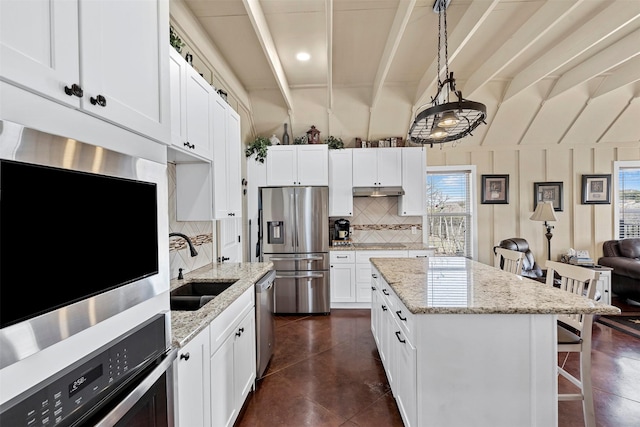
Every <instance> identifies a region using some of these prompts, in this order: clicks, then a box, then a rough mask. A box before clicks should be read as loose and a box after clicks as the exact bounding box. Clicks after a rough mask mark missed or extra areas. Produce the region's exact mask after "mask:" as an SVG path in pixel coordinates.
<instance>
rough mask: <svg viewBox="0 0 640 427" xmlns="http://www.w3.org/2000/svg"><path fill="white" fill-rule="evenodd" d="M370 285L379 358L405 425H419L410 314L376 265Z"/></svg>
mask: <svg viewBox="0 0 640 427" xmlns="http://www.w3.org/2000/svg"><path fill="white" fill-rule="evenodd" d="M371 285H372V286H371V293H372V297H371V299H372V307H371V328H372V332H373V336H374V339H375V341H376V344H377V345H378V353H379V354H380V360H381V361H382V365H383V366H384V370H385V373H386V375H387V380H388V382H389V386H390V387H391V391H392V392H393V397H394V398H395V399H396V403H397V405H398V409H399V410H400V415H401V416H402V421H403V423H404V425H405V426H406V427H410V426H416V425H417V415H418V414H417V391H418V390H417V350H416V347H415V345H414V343H413V342H412V339H413V337H412V332H411V331H412V319H411V317H410V316H411V314H410V313H409V311H408V310H407V309H406V308H405V307H404V304H402V302H401V301H400V299H399V298H398V297H397V296H396V295H395V293H394V292H393V290H392V289H391V288H390V287H389V285H387V284H386V282H385V281H384V279H382V277H381V276H380V273H379V272H378V271H377V270H376V269H375V268H373V267H372V273H371ZM407 325H409V326H407Z"/></svg>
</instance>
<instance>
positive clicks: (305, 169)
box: [265, 144, 329, 186]
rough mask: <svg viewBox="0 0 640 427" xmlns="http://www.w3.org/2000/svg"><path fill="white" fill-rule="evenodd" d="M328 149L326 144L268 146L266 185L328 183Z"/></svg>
mask: <svg viewBox="0 0 640 427" xmlns="http://www.w3.org/2000/svg"><path fill="white" fill-rule="evenodd" d="M328 151H329V150H328V146H327V145H326V144H309V145H306V144H305V145H274V146H271V147H269V150H268V152H267V158H266V160H265V161H266V165H267V185H268V186H281V185H282V186H285V185H329V152H328Z"/></svg>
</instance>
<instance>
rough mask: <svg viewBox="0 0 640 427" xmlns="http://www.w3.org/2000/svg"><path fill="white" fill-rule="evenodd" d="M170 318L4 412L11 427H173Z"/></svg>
mask: <svg viewBox="0 0 640 427" xmlns="http://www.w3.org/2000/svg"><path fill="white" fill-rule="evenodd" d="M168 322H170V318H169V314H166V315H162V314H159V315H157V316H155V317H154V318H153V319H151V320H150V321H148V322H145V323H144V324H142V325H139V326H137V327H135V328H133V329H132V330H131V331H129V332H127V333H126V334H124V335H123V336H121V337H119V338H118V339H117V340H115V342H112V343H109V344H108V345H106V346H104V347H102V348H100V349H98V350H97V351H95V352H93V353H92V354H90V355H88V356H86V357H84V358H82V359H80V360H78V361H76V362H75V363H73V364H72V365H70V366H69V367H68V368H67V369H65V370H64V371H63V372H60V373H58V374H57V375H54V376H52V377H51V378H48V379H47V380H45V381H43V382H42V383H40V384H37V385H36V386H35V387H33V388H31V389H30V390H28V391H27V392H25V393H23V394H21V395H19V396H17V397H15V398H14V399H12V400H10V401H8V402H5V403H4V404H3V405H2V407H0V425H6V426H15V427H20V426H25V427H27V426H36V425H38V426H40V425H42V426H47V425H56V426H92V427H94V426H105V427H106V426H108V427H111V426H123V427H124V426H136V427H161V426H163V427H168V426H173V424H174V423H173V419H174V411H173V406H172V402H173V385H172V384H173V374H174V372H173V361H174V360H175V358H176V350H167V343H168V342H169V341H170V340H168V338H167V336H166V331H167V327H166V326H167V323H168Z"/></svg>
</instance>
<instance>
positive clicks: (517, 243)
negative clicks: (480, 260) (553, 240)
mask: <svg viewBox="0 0 640 427" xmlns="http://www.w3.org/2000/svg"><path fill="white" fill-rule="evenodd" d="M496 247H500V248H504V249H509V250H512V251H518V252H523V253H524V259H523V262H522V275H523V276H524V277H528V278H530V279H534V280H537V281H539V282H543V283H544V282H545V280H546V279H545V275H544V273H543V271H542V269H541V268H540V266H539V265H538V263H537V262H536V260H535V258H534V256H533V252H531V250H530V249H529V243H528V242H527V241H526V240H525V239H522V238H520V237H512V238H510V239H505V240H502V241H501V242H500V243H498V246H496ZM493 252H494V254H495V252H496V250H495V248H494V249H493Z"/></svg>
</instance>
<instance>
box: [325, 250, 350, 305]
mask: <svg viewBox="0 0 640 427" xmlns="http://www.w3.org/2000/svg"><path fill="white" fill-rule="evenodd" d="M329 258H330V263H331V264H330V265H331V270H330V282H331V306H332V307H334V308H338V307H339V305H338V303H351V302H355V301H356V265H355V252H353V251H330V252H329Z"/></svg>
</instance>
